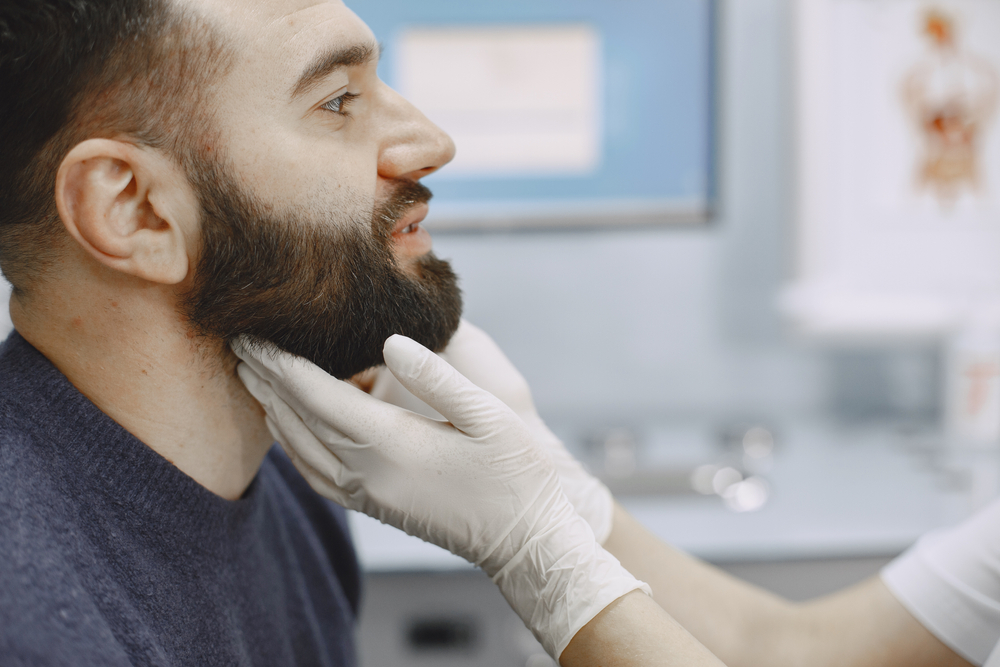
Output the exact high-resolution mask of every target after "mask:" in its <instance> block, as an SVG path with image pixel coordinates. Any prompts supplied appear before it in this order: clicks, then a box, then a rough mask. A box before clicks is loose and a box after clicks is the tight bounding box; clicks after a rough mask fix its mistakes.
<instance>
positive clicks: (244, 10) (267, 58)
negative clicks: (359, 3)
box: [182, 0, 374, 92]
mask: <svg viewBox="0 0 1000 667" xmlns="http://www.w3.org/2000/svg"><path fill="white" fill-rule="evenodd" d="M182 2H184V3H186V4H189V5H190V6H191V7H192V8H193V9H195V10H196V11H197V12H199V13H201V14H203V15H205V16H207V18H208V19H209V20H210V21H212V23H213V24H215V25H216V26H218V27H219V28H220V30H221V31H222V33H223V34H224V35H225V36H226V37H227V38H228V39H229V40H230V43H231V44H232V45H233V46H234V48H235V49H236V51H237V53H238V57H237V60H236V66H235V68H234V70H235V71H233V74H234V75H235V76H236V78H237V79H238V80H239V81H238V82H239V83H240V84H241V85H251V84H252V85H254V87H258V86H259V85H260V84H272V85H273V84H280V83H281V82H287V81H289V80H293V79H294V78H295V77H296V76H297V75H298V74H300V73H301V69H302V67H304V66H305V64H306V63H308V62H309V61H310V60H311V59H312V58H314V57H315V55H316V54H317V52H319V51H322V50H323V49H329V48H330V47H332V46H338V45H352V44H368V43H372V42H374V37H373V36H372V33H371V31H370V30H369V29H368V26H366V25H365V24H364V22H363V21H361V19H359V18H358V17H357V16H356V15H355V14H354V13H353V12H352V11H351V10H350V9H348V8H347V6H345V5H344V3H343V2H341V0H182ZM283 92H284V91H283Z"/></svg>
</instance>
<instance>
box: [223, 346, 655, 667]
mask: <svg viewBox="0 0 1000 667" xmlns="http://www.w3.org/2000/svg"><path fill="white" fill-rule="evenodd" d="M235 350H236V352H237V354H238V355H239V356H240V357H241V358H242V359H243V361H244V363H243V364H240V365H239V367H238V372H239V374H240V378H241V379H242V380H243V382H244V384H245V385H246V386H247V388H248V390H249V391H250V393H251V394H253V396H254V397H255V398H256V399H257V400H258V401H259V402H260V403H261V405H263V406H264V409H265V411H266V412H267V423H268V427H269V428H270V429H271V432H272V434H273V435H274V436H275V438H276V439H277V440H278V441H279V442H280V443H281V444H282V446H283V447H284V448H285V450H286V452H288V454H289V456H290V457H291V459H292V461H293V463H294V464H295V465H296V467H297V468H298V469H299V471H300V472H301V473H302V474H303V476H304V477H305V478H306V479H307V480H308V481H309V483H310V484H311V485H312V486H313V488H315V489H316V490H317V491H319V492H320V493H321V494H323V495H325V496H326V497H328V498H330V499H332V500H334V501H335V502H338V503H340V504H341V505H343V506H345V507H347V508H350V509H355V510H359V511H362V512H365V513H366V514H369V515H370V516H373V517H375V518H376V519H379V520H380V521H382V522H384V523H387V524H389V525H392V526H395V527H396V528H399V529H401V530H403V531H405V532H407V533H409V534H411V535H415V536H417V537H420V538H421V539H424V540H427V541H429V542H432V543H434V544H437V545H438V546H441V547H443V548H445V549H447V550H449V551H451V552H453V553H456V554H458V555H460V556H462V557H463V558H466V559H467V560H469V561H470V562H472V563H475V564H476V565H478V566H480V567H481V568H482V569H483V570H484V571H485V572H486V573H487V574H488V575H489V576H490V577H491V578H493V580H494V582H495V583H496V584H497V586H498V587H499V588H500V590H501V592H502V593H503V595H504V597H505V598H506V599H507V600H508V602H509V603H510V604H511V606H512V607H513V608H514V610H515V611H516V612H517V613H518V615H519V616H520V617H521V618H522V620H524V622H525V624H526V625H528V627H529V628H530V629H531V630H532V631H533V632H534V633H535V636H536V637H538V639H539V640H540V641H541V642H542V644H543V645H544V646H545V648H546V650H547V651H548V652H549V653H550V654H551V655H552V656H553V657H555V658H557V659H558V656H559V655H560V654H561V652H562V650H563V649H564V648H565V647H566V645H567V644H568V643H569V642H570V640H571V639H572V638H573V635H575V634H576V632H577V631H578V630H579V629H580V628H582V627H583V626H584V625H586V623H588V622H589V621H590V620H591V619H592V618H593V617H594V616H595V615H596V614H597V613H598V612H600V611H601V609H603V608H604V607H605V606H607V605H608V604H610V603H611V602H612V601H614V600H615V599H617V598H619V597H621V596H622V595H624V594H626V593H628V592H630V591H633V590H636V589H642V590H644V591H645V592H646V593H647V594H649V593H650V591H649V589H648V587H647V586H645V584H643V583H642V582H639V581H638V580H636V579H635V578H634V577H632V576H631V575H630V574H629V573H628V572H627V571H626V570H625V569H624V568H623V567H622V566H621V564H620V563H618V561H617V560H616V559H615V558H614V557H613V556H611V555H610V554H608V553H607V552H606V551H605V550H604V549H602V548H601V547H600V545H599V544H598V543H597V541H596V539H595V536H594V533H593V531H592V529H591V528H590V525H589V524H588V523H587V522H586V521H585V520H583V519H582V518H581V517H580V516H579V514H577V512H576V511H575V510H574V508H573V506H572V505H571V504H570V502H569V500H568V499H567V498H566V495H565V494H564V493H563V490H562V487H561V486H560V484H559V480H558V477H557V474H556V471H555V468H554V467H553V463H552V461H551V459H550V457H549V456H548V455H546V454H545V452H543V451H542V449H541V448H540V447H539V446H538V445H537V444H536V442H535V439H534V437H533V435H532V434H531V432H529V430H528V427H527V426H526V425H525V423H524V422H523V421H522V420H521V419H520V418H519V417H518V416H517V415H515V414H514V413H513V412H512V411H511V410H510V408H508V407H507V406H506V405H504V404H503V403H502V402H501V401H500V400H498V399H497V398H495V397H494V396H492V395H491V394H489V393H488V392H486V391H483V390H482V389H480V388H478V387H476V386H475V385H474V384H473V383H472V382H470V381H469V380H467V379H466V378H464V377H463V376H462V375H461V374H459V373H458V372H457V371H455V370H454V369H453V368H452V367H451V366H449V365H448V364H447V363H445V362H444V361H443V360H442V359H441V358H440V357H438V356H436V355H434V354H433V353H431V352H430V351H429V350H427V349H426V348H424V347H422V346H421V345H419V344H417V343H415V342H414V341H412V340H410V339H408V338H404V337H402V336H393V337H391V338H390V339H389V340H388V341H387V342H386V346H385V360H386V364H387V365H388V367H389V369H390V371H391V372H392V373H393V375H394V376H395V377H396V379H397V380H398V381H399V382H400V383H401V385H402V386H404V387H405V388H406V389H407V390H408V391H410V392H411V393H412V394H413V395H415V396H417V397H418V398H420V399H421V400H422V401H424V402H425V403H427V404H428V405H430V406H432V407H433V408H434V409H435V410H437V411H438V412H439V413H440V414H442V415H444V416H445V417H446V418H447V419H448V420H449V421H448V422H442V421H436V420H433V419H429V418H427V417H424V416H422V415H418V414H415V413H413V412H410V411H408V410H404V409H401V408H398V407H396V406H393V405H389V404H386V403H384V402H382V401H379V400H377V399H375V398H373V397H372V396H369V395H367V394H365V393H364V392H362V391H360V390H358V389H357V388H355V387H353V386H351V385H350V384H348V383H345V382H341V381H339V380H336V379H334V378H332V377H330V376H329V375H327V374H326V373H324V372H323V371H322V370H320V369H319V368H317V367H316V366H314V365H312V364H310V363H308V362H306V361H305V360H303V359H301V358H297V357H293V356H291V355H288V354H285V353H282V352H278V351H276V350H268V351H263V350H261V349H260V348H256V349H255V348H247V347H242V346H236V348H235Z"/></svg>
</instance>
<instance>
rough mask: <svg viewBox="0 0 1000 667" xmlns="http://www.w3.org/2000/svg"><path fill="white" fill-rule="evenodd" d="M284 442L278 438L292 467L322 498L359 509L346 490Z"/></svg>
mask: <svg viewBox="0 0 1000 667" xmlns="http://www.w3.org/2000/svg"><path fill="white" fill-rule="evenodd" d="M268 421H270V417H268ZM269 427H270V425H269ZM279 431H280V429H279ZM282 440H283V439H282V438H280V437H279V438H278V442H279V443H282V444H281V448H282V449H283V450H285V454H287V455H288V458H289V459H290V460H291V461H292V465H294V466H295V469H296V470H298V471H299V474H300V475H302V477H303V478H304V479H305V480H306V482H308V483H309V486H311V487H312V488H313V490H315V491H316V492H317V493H319V494H320V495H321V496H323V497H325V498H329V499H330V500H332V501H333V502H335V503H337V504H338V505H340V506H341V507H346V508H348V509H358V508H357V507H354V506H353V505H352V503H351V495H350V494H349V493H348V492H347V491H346V490H344V489H342V488H340V487H339V486H336V485H334V484H332V483H331V482H330V480H329V479H327V478H326V477H324V476H323V475H322V474H321V473H320V472H319V471H318V470H316V469H315V468H313V467H312V466H311V465H309V463H308V462H307V461H305V460H303V459H302V457H301V456H299V453H298V452H297V451H296V450H295V449H293V448H291V447H288V446H287V445H285V444H283V442H282Z"/></svg>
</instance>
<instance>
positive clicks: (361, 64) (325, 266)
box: [185, 0, 461, 378]
mask: <svg viewBox="0 0 1000 667" xmlns="http://www.w3.org/2000/svg"><path fill="white" fill-rule="evenodd" d="M251 4H253V5H254V6H252V7H251V6H250V5H251ZM243 5H247V6H245V7H244V6H243ZM199 6H200V7H202V11H204V12H205V13H207V14H209V15H210V16H211V18H212V19H213V20H215V21H217V22H218V23H219V25H221V26H223V27H224V28H225V29H224V32H225V33H228V34H229V35H230V36H231V39H232V42H233V44H232V45H231V48H234V49H236V51H237V54H236V58H235V59H234V63H233V66H232V69H231V71H230V72H229V75H228V76H227V77H226V79H225V80H224V81H223V82H221V84H220V88H219V90H218V91H215V92H216V95H217V98H218V101H219V108H218V113H217V119H218V120H217V124H218V128H219V131H220V136H219V138H218V142H219V145H218V146H203V147H199V148H200V150H197V151H195V153H196V154H197V155H198V156H199V158H198V159H197V161H196V162H197V164H194V165H193V166H192V167H190V168H189V171H191V172H192V173H191V176H192V177H193V180H194V185H195V188H196V191H197V193H198V196H199V198H200V200H201V204H202V208H203V213H204V217H203V227H202V247H201V251H200V257H199V260H198V264H197V268H196V272H195V283H194V285H193V286H192V288H191V290H190V291H189V293H188V295H187V299H186V303H185V310H186V314H187V315H188V316H189V318H190V319H191V321H192V322H193V324H194V325H195V326H196V327H197V328H199V329H200V330H201V331H203V332H205V333H209V334H211V335H214V336H218V337H221V338H224V339H231V338H233V337H236V336H239V335H243V334H246V335H249V336H250V337H251V338H252V339H256V340H267V341H271V342H273V343H275V344H277V345H278V346H279V347H281V348H283V349H285V350H287V351H289V352H292V353H294V354H299V355H302V356H304V357H306V358H308V359H310V360H311V361H313V362H314V363H316V364H318V365H319V366H320V367H322V368H324V370H326V371H328V372H330V373H331V374H333V375H335V376H337V377H341V378H346V377H349V376H351V375H354V374H355V373H358V372H360V371H362V370H364V369H365V368H368V367H371V366H373V365H376V364H378V363H381V348H382V343H383V342H384V341H385V339H386V338H387V337H388V336H389V335H391V334H393V333H402V334H405V335H408V336H410V337H412V338H414V339H416V340H418V341H420V342H422V343H424V344H425V345H427V346H428V347H431V348H432V349H440V348H441V347H443V346H444V345H445V344H446V343H447V341H448V339H449V338H450V336H451V334H452V333H453V332H454V330H455V328H456V327H457V326H458V321H459V317H460V313H461V298H460V294H459V291H458V288H457V284H456V279H455V276H454V274H453V273H452V272H451V270H450V268H449V266H448V264H447V263H446V262H443V261H441V260H438V259H437V258H436V257H434V256H433V254H432V253H431V252H430V237H429V236H428V234H427V232H426V231H424V230H423V229H422V228H421V227H420V226H419V222H420V221H421V219H422V218H423V216H424V215H426V213H427V201H428V200H429V199H430V192H429V191H428V190H427V189H426V188H424V187H423V185H421V184H420V183H419V182H418V179H419V178H420V177H422V176H424V175H426V174H427V173H430V172H432V171H434V170H435V169H437V168H438V167H440V166H442V165H443V164H445V163H446V162H447V161H448V160H450V159H451V157H452V155H453V152H454V149H453V146H452V144H451V141H450V139H448V138H447V136H446V135H444V134H443V133H442V132H441V131H440V130H439V129H437V128H436V127H434V126H433V125H432V124H431V123H429V122H428V121H427V120H426V119H425V118H424V117H423V116H422V115H421V114H420V113H419V112H418V111H416V110H415V109H414V108H413V107H411V106H410V105H409V104H408V103H406V102H405V101H404V100H402V98H400V97H399V96H398V95H396V94H395V93H394V92H393V91H391V90H390V89H389V88H388V87H386V86H385V85H384V84H383V83H382V82H381V81H379V79H378V78H377V76H376V72H375V69H376V66H377V55H378V54H377V46H375V42H374V39H373V37H372V35H371V33H370V32H369V31H368V29H367V28H366V27H365V26H364V24H363V23H362V22H361V21H360V20H359V19H357V17H355V16H354V15H353V14H352V13H351V12H350V11H349V10H348V9H347V8H346V7H344V5H343V4H341V3H340V2H320V3H316V2H314V1H309V0H306V1H302V0H288V1H287V2H268V3H260V5H259V6H257V5H256V4H255V3H252V2H248V0H219V1H218V2H211V3H204V4H201V3H199ZM230 28H231V30H230ZM206 148H207V149H208V150H206Z"/></svg>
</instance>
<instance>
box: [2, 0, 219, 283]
mask: <svg viewBox="0 0 1000 667" xmlns="http://www.w3.org/2000/svg"><path fill="white" fill-rule="evenodd" d="M225 56H226V53H225V50H224V49H223V47H222V44H221V40H220V39H218V37H217V35H216V32H215V31H214V30H213V28H212V26H211V25H209V24H208V23H207V22H206V20H205V19H204V18H202V17H200V16H199V15H197V14H195V13H194V12H193V11H184V10H181V9H180V8H178V7H175V6H171V5H170V0H0V151H2V153H0V155H2V157H0V269H2V270H3V273H4V275H5V276H6V277H7V279H8V280H10V282H11V283H12V284H13V285H14V289H15V292H20V293H23V292H24V291H25V290H26V289H28V287H29V285H30V284H32V282H33V281H34V280H36V279H37V277H38V276H40V275H42V274H43V273H44V271H46V270H47V268H48V267H49V265H50V264H51V261H52V259H54V258H55V257H56V256H57V255H58V252H59V248H60V244H59V242H58V239H60V238H62V237H63V233H62V231H61V223H60V221H59V215H58V212H57V211H56V205H55V196H54V190H55V176H56V171H57V170H58V168H59V164H60V163H61V161H62V159H63V157H64V156H65V155H66V153H68V152H69V150H70V149H71V148H72V147H73V146H74V145H76V144H77V143H79V142H80V141H83V140H84V139H87V138H91V137H107V138H112V137H128V138H129V139H130V140H132V141H134V142H136V143H138V144H141V145H146V146H151V147H156V148H162V149H164V150H166V151H168V152H170V153H171V154H172V155H174V156H176V157H177V158H178V160H179V161H181V163H182V164H184V165H185V166H186V165H187V164H188V163H189V162H190V160H189V155H190V152H191V150H193V146H194V144H195V143H196V139H198V138H199V137H200V136H203V135H205V133H207V132H208V130H209V128H210V127H211V123H210V118H211V111H210V106H211V101H210V99H209V96H208V92H209V88H210V86H209V85H207V84H209V83H210V82H211V81H212V80H213V79H214V77H216V76H219V75H221V74H222V72H223V70H224V68H225V66H226V62H227V58H226V57H225Z"/></svg>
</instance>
